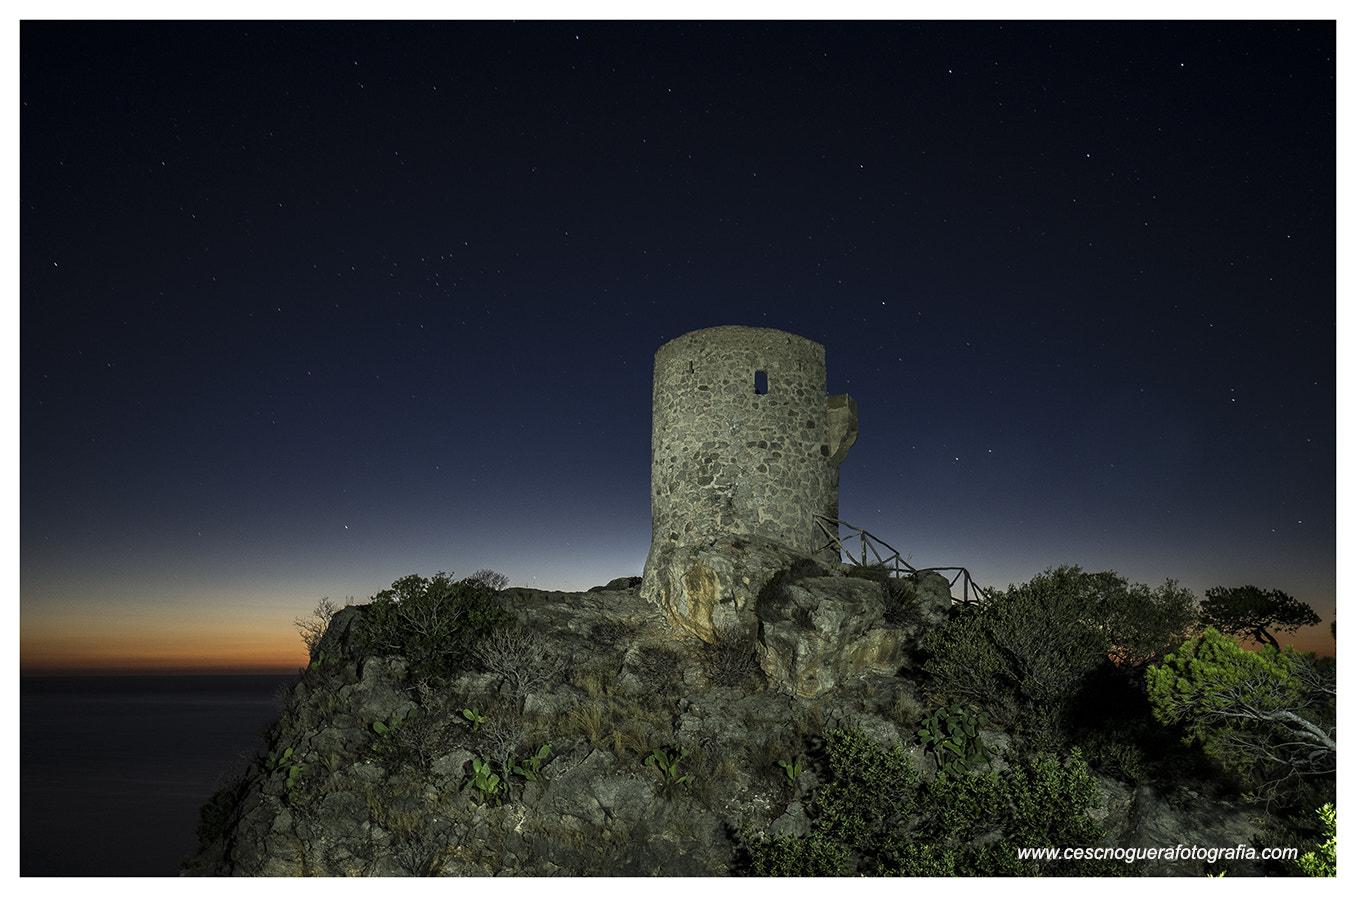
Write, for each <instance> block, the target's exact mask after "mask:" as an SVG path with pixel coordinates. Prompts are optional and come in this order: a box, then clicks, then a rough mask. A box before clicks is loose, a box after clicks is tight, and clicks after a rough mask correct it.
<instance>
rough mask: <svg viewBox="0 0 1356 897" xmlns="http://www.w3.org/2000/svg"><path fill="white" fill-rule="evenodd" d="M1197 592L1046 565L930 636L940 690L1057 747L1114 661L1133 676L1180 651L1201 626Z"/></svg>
mask: <svg viewBox="0 0 1356 897" xmlns="http://www.w3.org/2000/svg"><path fill="white" fill-rule="evenodd" d="M1191 602H1192V595H1191V593H1190V592H1189V591H1186V590H1184V589H1179V588H1178V587H1177V586H1176V585H1175V584H1174V583H1172V582H1171V581H1169V582H1168V583H1166V584H1165V585H1163V586H1161V587H1159V588H1158V589H1149V588H1147V587H1145V586H1142V585H1138V584H1136V585H1131V584H1129V583H1128V582H1127V581H1126V580H1125V579H1123V578H1121V577H1120V576H1117V575H1116V574H1115V573H1110V572H1108V573H1095V574H1093V573H1084V572H1082V570H1080V569H1079V568H1078V567H1068V566H1066V567H1059V568H1056V569H1051V570H1047V571H1045V572H1044V573H1042V574H1040V575H1039V576H1036V577H1035V578H1034V579H1032V580H1031V581H1030V582H1029V583H1027V584H1025V585H1021V586H1010V587H1009V588H1008V589H1007V591H1006V592H994V593H992V594H991V596H990V597H989V598H988V599H987V600H985V601H983V602H981V603H980V604H979V605H975V606H967V607H963V608H957V609H955V610H954V611H953V616H952V617H951V619H949V620H948V621H947V622H946V623H944V624H943V625H941V626H939V627H937V628H936V629H933V630H932V631H931V632H929V633H928V634H927V635H926V636H925V637H924V639H923V642H922V647H923V649H924V651H925V653H926V654H927V655H928V659H927V660H926V661H925V662H924V664H923V669H924V670H925V671H926V672H927V673H928V674H930V675H931V677H932V685H933V688H934V689H935V690H936V691H937V692H939V693H941V694H944V695H948V696H950V697H952V698H960V699H963V700H970V701H975V702H978V703H979V704H981V705H985V706H987V707H989V708H991V709H992V710H993V711H994V712H995V713H996V714H997V715H998V716H999V718H1000V721H1001V722H1003V723H1005V724H1008V725H1013V724H1018V725H1020V726H1022V727H1023V728H1024V729H1025V730H1026V733H1025V734H1026V735H1027V736H1028V740H1029V741H1031V742H1033V743H1037V744H1040V743H1045V744H1048V745H1057V744H1059V743H1060V741H1059V738H1058V737H1052V735H1051V733H1054V735H1055V736H1057V735H1058V732H1059V730H1060V728H1061V727H1062V725H1063V723H1064V717H1065V715H1066V713H1067V712H1068V710H1069V708H1070V706H1071V704H1072V703H1073V701H1074V700H1075V699H1076V697H1077V696H1078V695H1079V693H1080V692H1081V691H1082V690H1083V688H1084V687H1085V686H1086V685H1087V684H1088V683H1089V681H1090V679H1091V677H1092V676H1093V674H1094V673H1095V672H1097V671H1098V670H1099V669H1101V668H1103V667H1104V666H1106V665H1107V664H1109V663H1110V662H1111V661H1112V659H1114V661H1115V663H1116V664H1117V665H1118V668H1119V669H1121V670H1123V671H1124V672H1125V673H1126V674H1134V673H1135V672H1136V671H1138V670H1140V669H1142V668H1143V667H1144V666H1145V665H1147V664H1149V663H1151V662H1154V661H1156V660H1157V659H1159V658H1161V657H1162V656H1164V655H1165V654H1166V653H1167V652H1168V651H1170V650H1172V649H1173V648H1175V647H1176V646H1177V645H1179V644H1180V643H1181V641H1182V640H1183V639H1184V638H1185V634H1186V632H1187V631H1188V630H1189V629H1190V627H1191V626H1192V625H1194V621H1195V616H1194V610H1193V609H1192V606H1191Z"/></svg>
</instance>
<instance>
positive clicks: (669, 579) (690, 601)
mask: <svg viewBox="0 0 1356 897" xmlns="http://www.w3.org/2000/svg"><path fill="white" fill-rule="evenodd" d="M797 567H799V568H802V569H804V568H807V567H808V568H813V569H814V570H815V572H827V571H826V570H824V568H823V566H822V565H820V564H819V563H818V562H816V561H815V560H814V559H812V558H811V557H810V556H809V555H807V554H804V553H803V552H799V551H796V550H795V549H792V548H788V547H786V546H784V545H781V544H779V543H776V542H771V541H768V540H766V539H760V538H757V537H754V536H721V537H720V538H717V539H715V540H713V541H712V542H710V543H709V544H702V545H697V546H679V547H674V548H667V549H663V550H661V551H657V552H653V553H652V554H651V555H650V558H649V560H648V561H647V562H646V565H645V577H644V581H643V582H642V584H641V587H640V595H641V597H642V598H644V599H645V600H646V601H648V602H649V603H650V604H653V605H655V606H656V607H658V608H659V609H660V610H661V611H663V613H664V616H665V619H666V620H667V621H668V623H669V625H671V626H673V627H674V628H676V629H679V630H682V631H684V632H687V633H690V634H692V635H695V636H696V637H697V638H699V639H701V640H702V641H704V642H707V643H708V644H715V643H716V642H718V641H720V639H721V638H722V637H727V636H743V635H748V634H750V633H752V632H754V631H756V629H757V626H758V619H757V616H756V614H755V613H754V604H755V603H756V601H757V600H758V595H759V593H760V592H761V591H762V590H763V588H764V587H765V586H766V585H767V584H768V583H769V582H770V581H771V580H772V579H773V577H775V576H777V574H778V573H780V572H782V571H784V570H787V569H790V568H797Z"/></svg>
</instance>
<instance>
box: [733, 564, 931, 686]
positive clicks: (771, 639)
mask: <svg viewBox="0 0 1356 897" xmlns="http://www.w3.org/2000/svg"><path fill="white" fill-rule="evenodd" d="M775 591H776V592H777V594H775V595H765V596H764V598H763V600H762V601H760V602H759V603H758V616H759V620H760V622H761V626H760V628H759V636H758V643H759V663H760V665H761V666H762V668H763V672H764V673H765V674H766V675H767V677H768V681H769V682H772V683H774V684H775V685H776V686H777V687H778V688H780V689H781V690H783V691H784V692H785V693H787V694H790V695H793V696H795V697H798V698H813V697H815V696H816V695H820V694H823V693H824V692H826V691H829V690H830V689H833V688H834V687H836V686H837V685H838V684H839V683H840V682H841V681H843V680H844V679H847V678H854V677H860V676H863V675H867V674H877V673H883V674H886V675H892V674H894V673H896V672H898V670H899V668H900V666H901V664H902V662H903V659H902V658H903V654H904V633H903V631H902V630H900V629H899V628H897V627H894V626H889V625H886V624H885V612H886V608H887V605H886V600H887V597H886V595H885V593H884V589H883V587H882V586H881V585H880V584H879V583H875V582H872V581H870V580H867V579H855V578H849V577H843V576H821V577H812V578H808V579H802V580H799V581H797V582H793V583H787V584H784V585H780V586H779V587H778V588H776V589H775Z"/></svg>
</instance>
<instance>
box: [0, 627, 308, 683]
mask: <svg viewBox="0 0 1356 897" xmlns="http://www.w3.org/2000/svg"><path fill="white" fill-rule="evenodd" d="M306 662H307V656H306V649H305V647H304V646H303V645H302V643H301V639H300V638H299V637H298V636H297V634H296V632H295V631H292V632H288V631H285V630H283V629H281V628H278V629H273V630H271V631H262V632H261V631H257V630H255V629H253V628H249V629H247V628H245V627H228V626H220V627H219V628H217V629H216V630H215V631H208V632H203V631H184V630H178V629H172V628H169V627H165V628H162V629H159V630H148V629H134V628H131V627H121V626H119V627H110V628H109V630H108V631H106V632H102V633H95V632H90V631H84V632H73V631H70V628H69V627H67V628H65V629H56V630H54V629H53V628H50V627H38V626H24V627H23V629H22V631H21V633H20V636H19V671H20V672H21V673H56V672H72V673H97V672H106V673H117V672H164V673H191V672H204V673H207V672H219V673H231V672H235V673H250V672H259V673H270V674H271V673H274V672H289V673H290V672H296V670H297V669H298V668H299V667H303V666H305V665H306Z"/></svg>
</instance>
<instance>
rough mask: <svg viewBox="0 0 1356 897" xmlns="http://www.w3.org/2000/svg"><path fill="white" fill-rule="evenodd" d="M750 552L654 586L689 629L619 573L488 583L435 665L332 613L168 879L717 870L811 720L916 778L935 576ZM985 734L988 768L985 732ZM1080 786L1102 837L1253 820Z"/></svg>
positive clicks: (743, 548)
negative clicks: (366, 643) (899, 759)
mask: <svg viewBox="0 0 1356 897" xmlns="http://www.w3.org/2000/svg"><path fill="white" fill-rule="evenodd" d="M748 550H749V546H748V545H747V543H746V542H743V541H740V542H737V544H723V545H713V546H711V547H710V548H709V549H708V550H707V551H706V552H705V553H704V554H705V556H704V557H703V558H702V564H701V569H703V570H704V571H705V574H704V575H705V576H706V577H707V578H708V579H709V581H705V580H704V581H701V582H698V581H695V580H692V579H691V577H689V581H688V582H687V583H685V584H682V585H681V587H680V586H679V585H675V587H674V588H673V589H671V590H670V593H669V594H670V598H671V600H674V601H677V600H683V601H701V600H708V601H714V602H715V605H717V606H713V608H712V609H711V613H710V614H708V615H706V616H705V617H703V616H702V615H695V616H696V617H698V618H704V619H711V620H713V621H715V622H714V623H713V625H712V627H711V628H710V630H709V631H708V632H704V633H700V634H697V633H693V632H692V631H690V629H687V628H682V627H680V626H675V625H674V615H673V614H671V613H668V612H666V610H665V609H664V608H662V607H657V606H656V605H654V604H651V603H648V602H646V601H644V600H642V599H641V597H640V594H639V585H640V582H639V578H638V577H633V578H627V579H621V580H615V581H613V582H611V583H609V584H608V585H607V586H604V587H599V588H597V589H594V590H591V591H589V592H584V593H563V592H543V591H537V590H532V589H506V590H503V591H502V592H499V593H498V595H497V597H498V600H499V603H500V605H501V606H502V607H503V608H504V609H505V610H506V611H508V613H509V614H511V615H512V618H513V624H512V625H509V626H504V627H500V629H498V630H496V632H495V633H494V635H493V636H492V637H489V638H486V639H485V640H484V643H483V644H482V645H481V646H480V650H479V651H478V652H477V654H476V657H475V659H474V660H473V661H472V662H471V663H469V664H467V665H466V666H465V667H464V668H463V670H462V671H461V672H460V673H458V674H457V675H455V676H454V677H452V678H451V679H450V681H439V680H435V681H428V680H421V679H418V678H416V677H414V676H413V675H411V674H410V672H409V670H408V665H407V663H406V661H405V660H404V659H402V658H401V657H399V656H375V655H370V654H365V653H363V652H362V651H361V650H359V649H358V648H357V647H356V646H357V644H358V640H357V639H355V634H356V633H358V632H360V631H361V628H362V624H363V619H364V615H365V613H367V608H368V606H367V605H359V606H351V607H346V608H344V609H342V610H341V611H339V612H338V613H337V614H336V615H335V617H334V618H333V620H332V621H331V622H330V625H329V628H328V630H327V632H326V633H325V636H324V639H323V640H322V641H321V643H320V645H319V646H318V650H317V652H316V659H315V660H314V661H313V662H312V664H311V665H310V667H308V668H307V669H306V670H305V671H304V672H303V673H302V674H301V675H300V677H299V681H297V683H296V684H295V686H294V687H293V688H292V689H291V692H290V694H289V695H288V696H287V699H286V702H285V707H284V708H283V710H282V712H281V714H280V718H279V720H278V721H277V723H276V724H275V725H274V727H273V728H272V730H271V731H270V732H269V733H268V745H267V750H268V756H267V757H261V758H259V760H258V761H257V762H256V763H255V764H253V765H252V766H251V768H250V769H248V770H247V771H246V772H245V773H244V774H243V775H242V776H241V778H240V779H239V780H238V781H237V782H236V783H235V784H234V785H233V786H232V787H230V788H227V789H223V791H222V792H220V793H218V794H217V795H216V796H215V797H214V798H213V800H212V802H211V803H209V804H208V806H206V807H204V812H203V818H204V823H203V826H202V828H201V829H200V832H199V835H200V838H201V839H202V841H203V847H202V849H201V850H200V851H199V853H198V854H197V855H196V856H194V857H192V858H191V859H190V860H188V861H187V862H186V863H185V867H184V872H185V874H190V875H335V876H338V875H443V876H480V875H525V876H550V875H681V876H697V875H701V876H709V875H729V874H738V873H739V872H740V871H743V870H744V868H745V867H744V853H743V851H741V848H740V842H741V838H743V837H748V836H749V833H751V832H752V833H758V834H757V836H758V837H766V836H770V835H777V834H784V835H804V834H806V833H808V832H809V831H810V825H811V823H810V815H811V814H812V813H813V805H812V802H813V799H814V797H815V794H816V790H817V788H818V787H819V784H820V782H821V777H822V776H824V774H825V773H824V768H823V765H822V763H821V761H820V760H819V759H818V756H819V754H818V753H817V749H818V746H819V745H821V744H822V736H823V735H824V733H826V732H828V731H831V730H834V729H860V730H861V731H862V732H864V733H865V734H866V736H867V737H868V738H869V739H870V740H871V741H873V742H875V743H876V744H879V745H882V746H885V745H895V744H902V745H903V746H904V748H905V749H906V751H907V752H908V753H909V755H910V757H911V758H912V761H913V763H914V764H915V766H916V768H917V769H918V770H920V771H921V773H922V774H923V775H924V776H932V775H933V774H934V773H935V768H936V767H935V763H934V761H933V759H932V756H931V755H930V754H926V753H925V752H924V751H923V749H922V748H921V747H920V746H919V744H918V738H917V737H916V732H917V729H918V726H919V722H920V720H922V719H923V718H924V716H925V713H926V711H925V708H924V706H923V701H922V698H921V696H920V694H919V691H918V685H917V682H916V679H915V676H914V673H913V663H914V658H913V655H912V648H913V644H914V642H915V641H916V639H917V637H918V635H919V634H920V632H921V631H923V629H924V628H925V627H926V626H927V625H929V623H930V622H935V621H936V620H938V619H940V618H941V615H944V614H945V613H946V612H947V609H948V606H949V605H950V593H949V589H948V587H947V582H946V580H945V579H943V578H942V577H941V576H939V575H937V574H923V575H921V576H919V577H917V578H915V579H914V580H909V581H903V582H895V583H893V584H891V583H887V582H884V581H882V580H880V579H872V578H860V577H857V576H848V575H845V574H846V573H848V572H854V571H851V570H849V569H848V568H844V567H833V568H828V567H824V566H822V565H820V564H818V563H816V562H813V561H811V560H809V559H808V558H789V557H788V558H781V559H778V563H776V564H766V565H764V566H763V567H760V568H759V569H760V570H762V573H761V574H759V575H757V576H755V577H753V578H751V579H750V578H748V577H746V576H741V575H738V570H740V569H743V570H747V569H748V564H747V557H746V554H747V552H748ZM732 571H733V572H732ZM721 583H723V587H718V586H719V585H720V584H721ZM703 596H705V597H703ZM713 596H716V597H714V598H713ZM682 618H683V619H692V618H694V615H692V614H684V615H682ZM699 635H701V636H704V638H702V637H698V636H699ZM985 738H986V740H987V741H988V743H989V745H990V747H991V748H992V749H993V752H994V753H995V755H996V757H998V758H999V759H997V760H996V762H998V763H1001V762H1002V760H1001V756H1002V747H1003V745H1004V744H1005V742H1006V738H1005V736H1004V734H1003V733H1001V732H997V731H989V732H986V733H985ZM1099 785H1100V788H1101V791H1102V800H1101V807H1100V808H1098V809H1096V810H1094V811H1093V813H1094V814H1095V815H1096V817H1097V819H1098V820H1099V821H1100V822H1101V823H1102V825H1103V826H1104V828H1105V829H1106V831H1107V832H1108V833H1109V834H1108V835H1107V839H1106V841H1105V843H1107V844H1120V845H1148V846H1167V845H1168V844H1172V845H1175V844H1177V843H1183V844H1186V845H1192V844H1201V845H1216V846H1219V845H1229V846H1233V845H1237V844H1240V843H1248V841H1249V840H1250V838H1251V837H1252V836H1253V835H1255V833H1256V832H1255V830H1254V829H1252V828H1251V827H1250V823H1249V822H1248V819H1247V816H1246V814H1244V813H1242V812H1240V811H1238V810H1236V809H1235V808H1233V807H1230V806H1228V805H1224V804H1216V803H1211V802H1208V801H1205V800H1204V799H1203V798H1198V799H1195V800H1182V799H1174V800H1169V799H1168V797H1166V796H1164V795H1160V794H1157V793H1156V792H1155V791H1154V790H1153V789H1152V788H1148V787H1140V788H1138V789H1136V788H1132V787H1130V786H1128V785H1125V784H1123V783H1120V782H1116V781H1114V780H1112V779H1109V778H1106V777H1102V778H1099ZM998 834H1001V833H998ZM1060 846H1063V845H1060ZM1080 846H1082V845H1080ZM1202 868H1203V864H1202V863H1199V862H1197V863H1195V864H1192V863H1190V862H1187V863H1182V862H1173V863H1168V864H1162V863H1160V864H1154V863H1137V864H1136V867H1135V870H1134V871H1136V872H1147V873H1149V874H1173V875H1182V874H1199V873H1200V871H1201V869H1202Z"/></svg>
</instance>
